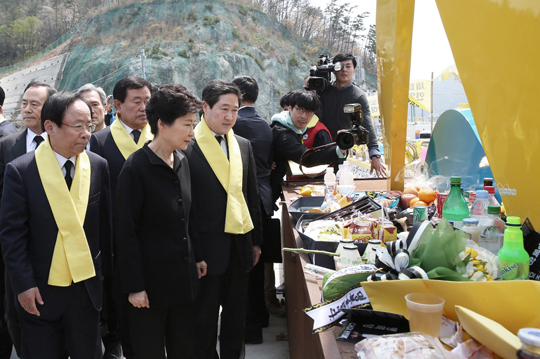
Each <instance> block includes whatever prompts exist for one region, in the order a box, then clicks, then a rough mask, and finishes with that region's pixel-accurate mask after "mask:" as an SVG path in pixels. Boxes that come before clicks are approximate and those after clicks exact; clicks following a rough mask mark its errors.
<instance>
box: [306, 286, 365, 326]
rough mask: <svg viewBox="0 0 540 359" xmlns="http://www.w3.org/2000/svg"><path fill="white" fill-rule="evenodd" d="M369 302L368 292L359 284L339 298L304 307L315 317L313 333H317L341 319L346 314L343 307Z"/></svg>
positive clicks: (352, 306)
mask: <svg viewBox="0 0 540 359" xmlns="http://www.w3.org/2000/svg"><path fill="white" fill-rule="evenodd" d="M368 303H369V299H368V297H367V295H366V292H365V290H364V288H362V286H361V285H360V284H359V285H357V286H355V287H353V288H352V289H351V290H349V291H348V292H347V293H345V294H343V295H341V296H339V297H337V298H334V299H332V300H329V301H327V302H323V303H320V304H317V305H314V306H313V307H310V308H306V309H304V312H306V314H307V315H309V316H310V317H311V318H312V319H313V334H315V333H319V332H321V331H323V330H326V329H328V328H330V327H331V326H332V325H334V324H335V323H336V322H337V321H339V319H340V318H341V317H343V315H345V313H344V312H343V311H342V310H341V309H353V308H359V307H361V306H363V305H365V304H368Z"/></svg>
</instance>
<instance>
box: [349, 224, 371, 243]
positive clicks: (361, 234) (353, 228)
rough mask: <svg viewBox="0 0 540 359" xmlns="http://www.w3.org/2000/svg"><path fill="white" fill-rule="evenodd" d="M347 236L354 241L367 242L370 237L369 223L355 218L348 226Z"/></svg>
mask: <svg viewBox="0 0 540 359" xmlns="http://www.w3.org/2000/svg"><path fill="white" fill-rule="evenodd" d="M349 236H350V238H351V239H352V240H353V241H354V243H367V242H368V241H369V240H370V239H371V223H370V222H367V221H362V220H360V219H355V220H354V221H353V223H351V225H350V226H349Z"/></svg>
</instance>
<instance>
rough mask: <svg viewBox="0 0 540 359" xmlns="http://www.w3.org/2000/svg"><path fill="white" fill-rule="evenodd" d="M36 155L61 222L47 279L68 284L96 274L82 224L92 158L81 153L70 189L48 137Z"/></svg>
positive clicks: (51, 283) (52, 207) (55, 213)
mask: <svg viewBox="0 0 540 359" xmlns="http://www.w3.org/2000/svg"><path fill="white" fill-rule="evenodd" d="M35 156H36V164H37V168H38V172H39V177H40V178H41V183H42V184H43V189H44V190H45V194H46V195H47V199H48V201H49V204H50V206H51V210H52V213H53V216H54V220H55V221H56V225H57V226H58V236H57V237H56V244H55V246H54V253H53V258H52V263H51V269H50V271H49V281H48V283H49V285H54V286H59V287H67V286H69V285H71V282H75V283H77V282H80V281H83V280H85V279H88V278H92V277H94V276H95V275H96V272H95V270H94V262H93V260H92V254H91V253H90V247H89V246H88V241H87V240H86V234H85V232H84V228H83V223H84V218H85V216H86V207H87V206H88V196H89V193H90V174H91V166H90V160H89V159H88V155H87V154H86V153H85V152H82V153H81V154H79V155H78V157H77V164H76V165H75V176H74V178H73V182H72V184H71V191H68V188H67V185H66V181H65V180H64V176H63V174H62V169H61V168H60V165H59V164H58V161H57V160H56V157H55V155H54V153H53V150H52V148H51V145H50V143H49V139H48V138H47V139H46V140H45V141H44V142H43V143H42V144H41V146H39V147H38V148H37V150H36V152H35Z"/></svg>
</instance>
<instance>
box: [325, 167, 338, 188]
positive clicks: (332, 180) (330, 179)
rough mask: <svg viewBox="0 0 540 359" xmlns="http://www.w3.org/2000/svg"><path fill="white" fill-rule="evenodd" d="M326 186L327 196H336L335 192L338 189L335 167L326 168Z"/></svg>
mask: <svg viewBox="0 0 540 359" xmlns="http://www.w3.org/2000/svg"><path fill="white" fill-rule="evenodd" d="M324 185H325V187H326V194H334V190H335V189H336V175H335V174H334V168H333V167H328V168H326V173H325V174H324Z"/></svg>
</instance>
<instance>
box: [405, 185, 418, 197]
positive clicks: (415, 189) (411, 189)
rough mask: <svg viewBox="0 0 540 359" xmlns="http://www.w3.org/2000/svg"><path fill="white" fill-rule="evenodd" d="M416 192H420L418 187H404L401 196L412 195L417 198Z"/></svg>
mask: <svg viewBox="0 0 540 359" xmlns="http://www.w3.org/2000/svg"><path fill="white" fill-rule="evenodd" d="M418 191H420V187H418V186H409V187H406V188H405V189H404V190H403V194H414V195H415V196H417V197H418Z"/></svg>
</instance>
